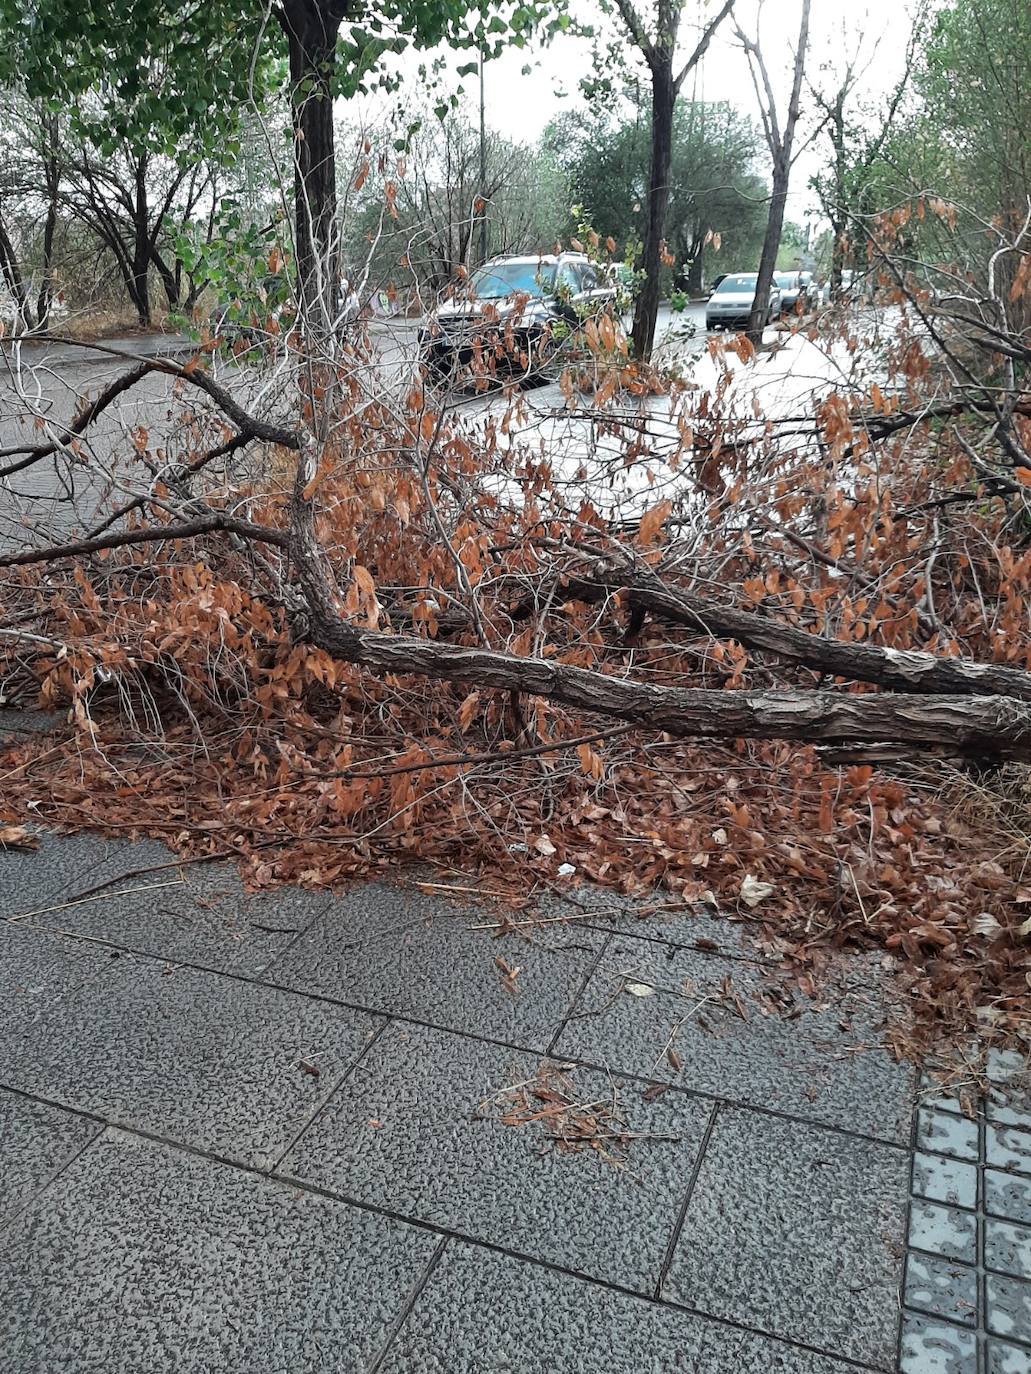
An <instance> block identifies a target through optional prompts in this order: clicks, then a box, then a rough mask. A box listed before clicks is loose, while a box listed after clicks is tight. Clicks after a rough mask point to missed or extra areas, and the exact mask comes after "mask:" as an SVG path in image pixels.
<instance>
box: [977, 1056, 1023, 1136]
mask: <svg viewBox="0 0 1031 1374" xmlns="http://www.w3.org/2000/svg"><path fill="white" fill-rule="evenodd" d="M987 1070H988V1078H989V1087H988V1097H987V1112H988V1117H989V1119H990V1120H992V1121H1000V1122H1003V1123H1004V1124H1006V1125H1010V1126H1022V1127H1023V1128H1024V1129H1025V1130H1031V1064H1029V1061H1028V1057H1027V1055H1025V1054H1021V1053H1020V1052H1019V1051H1017V1050H989V1051H988V1061H987Z"/></svg>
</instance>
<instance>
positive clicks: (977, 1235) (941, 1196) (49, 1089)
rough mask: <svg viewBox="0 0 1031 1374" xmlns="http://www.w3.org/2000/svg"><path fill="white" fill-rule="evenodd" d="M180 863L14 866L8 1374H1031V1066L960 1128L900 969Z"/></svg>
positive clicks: (92, 850)
mask: <svg viewBox="0 0 1031 1374" xmlns="http://www.w3.org/2000/svg"><path fill="white" fill-rule="evenodd" d="M2 725H3V721H2V718H0V728H2ZM170 859H171V856H170V855H169V854H168V852H167V850H165V849H164V848H162V847H161V846H160V845H157V844H155V843H153V842H149V841H148V842H144V843H141V844H127V843H121V842H116V841H105V840H98V839H94V838H90V837H83V836H73V837H66V838H61V837H56V836H44V838H43V842H42V845H41V847H40V849H39V850H38V851H34V852H24V851H17V852H16V851H10V852H4V851H2V850H0V916H2V917H3V918H6V919H5V920H4V921H3V922H2V924H0V971H2V972H0V987H2V989H3V997H2V1000H0V1151H2V1160H3V1165H2V1168H0V1288H2V1292H3V1302H2V1304H0V1371H2V1374H8V1371H10V1374H31V1372H32V1371H39V1372H40V1374H43V1371H46V1374H52V1372H53V1371H56V1370H62V1371H72V1372H73V1374H79V1371H86V1370H89V1371H105V1374H122V1372H123V1371H124V1372H125V1374H129V1371H132V1374H137V1372H139V1371H146V1372H147V1374H150V1371H161V1370H175V1371H177V1372H178V1371H196V1374H201V1372H202V1371H203V1374H213V1372H214V1371H239V1374H244V1372H245V1371H246V1374H259V1372H261V1374H264V1371H268V1374H272V1372H273V1371H275V1372H276V1374H280V1372H282V1374H302V1372H304V1371H326V1370H334V1371H355V1374H357V1371H382V1372H383V1374H385V1372H386V1371H391V1372H392V1374H445V1372H446V1374H466V1372H468V1374H472V1372H473V1371H477V1374H479V1371H502V1370H503V1371H509V1372H510V1374H556V1371H562V1372H563V1374H565V1372H566V1371H569V1372H570V1374H572V1371H576V1372H577V1374H579V1372H580V1371H583V1374H643V1372H644V1371H649V1372H650V1371H663V1372H665V1371H670V1374H673V1371H678V1372H679V1371H692V1372H694V1371H697V1374H770V1371H774V1372H775V1374H847V1371H854V1370H856V1369H857V1368H858V1369H866V1370H872V1371H894V1370H895V1369H896V1368H898V1367H901V1369H902V1370H904V1371H905V1374H1028V1372H1029V1371H1031V1282H1029V1280H1031V1111H1029V1107H1028V1103H1029V1100H1031V1094H1029V1093H1028V1091H1027V1085H1026V1078H1025V1077H1024V1076H1023V1074H1024V1066H1023V1065H1022V1064H1021V1063H1020V1062H1019V1060H1017V1059H1015V1058H1011V1057H1006V1056H997V1057H996V1059H995V1060H994V1061H993V1073H994V1075H995V1078H996V1080H997V1081H996V1085H995V1086H996V1088H997V1090H998V1091H997V1092H996V1093H995V1095H994V1096H993V1098H992V1100H991V1101H989V1103H987V1104H986V1107H985V1110H984V1112H983V1113H982V1114H981V1116H980V1117H979V1118H978V1120H977V1121H969V1120H968V1119H967V1118H966V1117H964V1116H963V1115H962V1114H961V1113H960V1112H959V1110H958V1104H956V1103H953V1102H950V1101H948V1100H941V1099H937V1100H935V1101H933V1102H932V1101H931V1099H932V1096H933V1094H934V1089H933V1086H932V1085H930V1084H929V1083H928V1082H927V1081H926V1080H925V1081H923V1083H922V1084H921V1082H920V1081H919V1079H918V1076H917V1075H916V1073H915V1072H914V1071H913V1070H912V1069H911V1068H910V1067H908V1066H905V1065H899V1064H897V1063H895V1062H894V1061H893V1059H892V1058H891V1057H890V1056H889V1055H888V1054H887V1053H886V1052H885V1051H884V1050H883V1049H882V1048H880V1038H881V1027H882V1025H883V1022H884V1016H885V1005H886V1004H887V1003H889V1002H890V982H889V981H888V974H887V973H886V972H885V971H884V970H883V969H882V968H881V966H880V964H879V963H877V962H874V961H871V960H869V959H865V960H853V961H851V962H850V963H846V964H844V965H843V966H842V968H841V970H840V971H839V972H838V973H837V974H836V975H835V977H834V978H833V979H832V980H831V982H830V984H829V985H828V987H827V988H826V990H824V992H823V994H822V995H821V996H820V997H819V998H818V999H816V1000H815V1001H809V1000H808V999H805V998H803V997H801V996H799V995H798V994H797V993H796V994H795V1003H794V1005H793V1006H792V1007H788V1006H785V1005H784V1003H783V1001H781V1003H780V1007H781V1010H783V1011H787V1012H788V1014H787V1015H781V1014H780V1013H779V1012H774V1010H773V1009H772V1006H771V1005H770V1004H769V1003H768V1001H767V1000H766V999H768V997H769V993H768V992H767V991H766V989H767V988H768V987H769V986H770V983H769V980H768V979H767V978H766V976H765V975H766V974H768V973H770V970H769V969H764V967H763V964H762V961H761V958H760V956H759V955H758V954H757V952H756V951H755V950H754V949H752V948H751V947H750V945H749V943H748V940H747V929H746V927H744V926H741V925H735V924H733V923H730V922H724V921H718V920H715V919H711V918H706V917H699V916H695V915H691V914H675V915H672V916H668V917H666V918H665V919H663V917H662V916H658V915H657V916H654V917H651V918H649V919H647V920H644V921H642V920H638V919H636V918H635V917H634V916H633V915H632V914H631V913H628V912H626V911H622V910H621V909H620V908H619V907H618V906H615V905H610V907H609V908H608V909H607V910H606V909H605V908H603V907H602V905H601V903H600V900H599V907H598V910H597V911H595V912H594V914H592V915H589V916H588V917H587V919H577V920H575V921H570V922H569V923H565V922H555V923H553V924H549V925H545V926H538V927H536V928H533V929H529V930H525V931H524V930H520V931H518V932H515V933H510V934H506V935H505V936H503V937H502V938H500V939H493V938H492V937H491V932H489V931H483V930H474V929H471V927H472V926H475V925H480V924H484V923H488V922H490V921H492V920H495V919H496V916H495V915H493V914H492V913H491V912H490V911H489V910H488V911H484V910H482V909H481V910H476V909H467V910H462V909H460V908H458V907H456V906H454V905H452V904H451V903H450V902H448V901H446V900H445V899H444V898H443V897H442V896H431V895H427V894H426V893H424V892H421V891H420V890H418V889H417V888H415V887H412V886H408V887H403V888H401V887H398V888H393V887H390V886H386V885H380V884H370V885H368V886H365V887H363V888H359V889H357V890H355V891H352V892H350V893H347V894H342V895H341V894H329V893H325V892H319V893H313V892H305V891H300V890H285V891H280V892H277V893H273V894H269V895H260V896H248V895H247V894H245V893H244V892H243V889H242V887H241V884H240V882H239V879H238V877H237V875H236V872H235V870H234V869H233V868H232V867H231V866H229V865H226V864H222V863H212V864H201V865H192V866H186V867H182V868H176V867H164V868H159V869H156V871H152V872H149V873H143V872H137V871H136V870H141V869H146V868H150V867H153V866H156V865H168V864H169V863H170ZM101 883H107V884H109V885H108V887H107V888H105V889H104V890H103V892H102V893H96V892H94V891H93V890H94V889H96V888H97V886H98V884H101ZM83 893H91V894H92V895H93V896H94V897H96V898H97V899H96V900H85V901H80V902H76V903H75V904H69V903H71V900H72V899H73V898H74V897H76V896H78V895H80V894H83ZM555 914H557V913H555ZM12 918H14V919H12ZM524 937H525V938H524ZM784 986H790V985H784ZM785 995H788V996H789V995H790V994H789V993H788V994H785ZM918 1098H922V1099H923V1101H922V1104H921V1105H920V1106H919V1110H918V1111H917V1112H916V1113H914V1106H915V1104H916V1103H917V1101H918ZM556 1134H558V1135H560V1136H562V1137H564V1138H563V1139H561V1140H559V1141H556V1140H555V1139H554V1138H553V1137H554V1135H556ZM585 1141H586V1142H587V1143H584V1142H585ZM591 1142H593V1143H591ZM914 1151H915V1155H914ZM914 1159H915V1168H914ZM911 1187H912V1191H913V1193H914V1197H913V1198H912V1200H911V1198H910V1192H911ZM907 1228H909V1240H910V1245H911V1250H910V1253H909V1256H908V1262H907V1253H906V1250H907ZM903 1300H904V1302H905V1305H906V1310H905V1312H903V1310H902V1306H901V1304H902V1302H903ZM900 1358H901V1361H902V1363H901V1366H899V1360H900Z"/></svg>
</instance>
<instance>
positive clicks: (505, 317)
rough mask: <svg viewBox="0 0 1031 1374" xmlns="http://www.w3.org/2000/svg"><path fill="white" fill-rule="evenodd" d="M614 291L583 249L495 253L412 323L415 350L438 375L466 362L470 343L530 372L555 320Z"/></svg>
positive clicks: (565, 320)
mask: <svg viewBox="0 0 1031 1374" xmlns="http://www.w3.org/2000/svg"><path fill="white" fill-rule="evenodd" d="M615 298H616V288H615V286H614V285H613V282H612V280H611V278H610V277H606V276H604V275H603V274H602V273H601V272H599V271H598V270H597V269H596V268H595V267H594V266H593V264H592V263H591V262H590V261H589V260H588V258H587V257H586V256H585V254H583V253H559V254H554V253H545V254H538V255H537V256H532V257H531V256H527V257H506V258H495V259H494V260H493V261H491V262H486V263H484V264H483V266H482V267H480V268H477V270H476V271H475V272H474V273H473V274H472V276H471V277H470V278H469V280H468V282H466V283H464V284H463V285H462V287H461V289H460V290H459V291H458V292H456V293H455V295H454V296H453V297H452V299H450V300H448V301H445V302H444V303H443V304H442V305H440V306H439V307H438V308H437V309H436V310H435V311H434V312H433V313H432V314H430V315H429V316H427V318H426V321H425V324H424V325H423V327H422V329H421V330H420V331H419V347H420V352H421V354H422V356H423V358H424V359H425V361H426V362H427V364H428V365H429V367H430V369H431V370H432V371H433V372H435V373H437V374H438V375H444V374H448V373H452V372H454V371H455V370H456V368H458V367H460V366H466V365H468V364H469V363H471V362H472V361H473V358H474V356H475V355H476V352H477V350H479V351H480V352H481V354H482V353H483V352H487V351H493V350H498V351H499V352H500V353H502V354H503V355H504V356H507V357H508V358H509V359H510V360H511V361H513V362H517V363H518V364H519V365H520V366H522V367H525V370H526V372H528V373H530V372H535V371H537V369H538V367H539V365H540V364H541V363H542V362H543V361H544V355H545V354H546V353H547V352H548V351H549V349H550V344H551V342H552V340H553V339H554V337H555V326H556V325H559V324H565V325H566V326H567V327H568V326H570V325H574V324H576V322H577V321H578V320H579V319H581V318H583V317H585V316H587V315H592V314H597V313H599V312H600V311H601V310H603V309H604V308H605V307H606V306H607V305H610V304H612V303H613V302H614V301H615ZM524 358H525V363H524V362H523V359H524Z"/></svg>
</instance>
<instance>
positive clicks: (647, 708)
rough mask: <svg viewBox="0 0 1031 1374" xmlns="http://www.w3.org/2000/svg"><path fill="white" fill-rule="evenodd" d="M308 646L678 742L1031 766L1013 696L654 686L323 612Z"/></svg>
mask: <svg viewBox="0 0 1031 1374" xmlns="http://www.w3.org/2000/svg"><path fill="white" fill-rule="evenodd" d="M307 637H308V638H309V639H310V641H311V642H312V643H314V644H316V645H318V647H319V648H321V649H324V650H325V651H326V652H327V653H329V654H332V655H333V656H334V657H335V658H339V659H342V660H344V661H346V662H348V663H355V664H358V665H359V666H362V667H365V668H368V669H370V670H371V671H372V672H375V673H377V674H380V675H383V674H387V675H394V674H404V673H412V674H415V675H416V676H422V677H427V678H433V679H438V680H440V679H443V680H445V681H451V682H461V683H463V684H465V685H468V686H471V687H489V688H496V689H498V690H501V691H515V692H526V693H528V694H529V695H531V696H539V697H544V698H546V699H547V700H548V701H553V702H556V703H557V704H559V705H561V706H567V707H570V708H572V709H573V710H577V711H590V712H594V713H596V714H599V715H603V716H609V717H614V718H615V719H617V720H627V721H631V722H633V723H634V724H638V725H641V726H643V727H645V728H646V729H649V730H662V731H665V732H666V733H667V734H670V735H675V736H676V737H678V738H681V739H684V738H698V739H717V738H718V739H785V740H798V741H800V742H802V743H806V744H815V743H823V744H831V745H835V746H846V747H847V746H854V745H870V744H878V745H880V744H884V743H893V744H901V745H905V746H906V747H907V748H908V749H910V750H914V751H921V750H928V749H929V750H932V751H939V752H942V753H945V754H948V755H965V756H968V757H975V758H983V759H999V758H1008V759H1028V758H1031V705H1028V704H1026V703H1024V702H1019V701H1015V700H1013V698H1011V697H998V696H985V697H956V696H903V695H897V694H895V693H869V694H865V695H860V694H855V693H846V692H817V691H807V690H804V689H803V690H799V691H767V692H720V691H702V690H698V689H693V688H678V687H653V686H649V685H647V684H644V683H639V682H634V681H630V680H628V679H626V678H622V677H615V676H609V675H607V674H605V673H600V672H591V671H589V670H588V669H585V668H574V667H570V666H569V665H567V664H561V663H556V662H555V661H554V660H553V659H536V658H519V657H516V656H515V655H512V654H505V653H499V652H494V651H491V650H489V649H465V648H460V647H457V646H455V645H450V644H440V643H435V642H434V641H432V640H427V639H422V638H417V637H415V636H412V635H389V634H382V633H379V632H377V631H373V630H360V629H357V628H356V627H355V626H353V625H350V624H347V623H345V622H344V621H342V620H341V619H340V618H339V617H338V616H335V615H334V616H332V617H326V616H325V615H322V614H320V613H319V611H318V610H315V613H314V614H313V615H312V617H311V619H310V622H309V626H308V629H307Z"/></svg>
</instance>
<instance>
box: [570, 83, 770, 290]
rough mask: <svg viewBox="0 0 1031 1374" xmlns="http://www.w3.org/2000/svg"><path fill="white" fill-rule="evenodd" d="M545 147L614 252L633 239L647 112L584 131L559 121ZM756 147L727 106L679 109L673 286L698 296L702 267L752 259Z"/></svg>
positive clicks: (762, 206) (641, 199)
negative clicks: (610, 239)
mask: <svg viewBox="0 0 1031 1374" xmlns="http://www.w3.org/2000/svg"><path fill="white" fill-rule="evenodd" d="M545 145H546V146H548V147H549V148H551V149H553V150H554V155H555V156H556V157H557V158H558V160H559V162H560V163H561V165H562V166H563V167H564V168H565V169H566V171H567V173H568V176H569V179H570V182H571V188H570V194H571V196H572V199H573V200H574V201H575V202H576V203H577V204H579V205H582V206H583V208H584V212H585V217H586V218H587V220H588V221H589V222H590V223H591V224H592V225H593V226H594V227H595V229H597V230H598V232H599V233H601V234H604V235H611V236H612V237H613V238H615V239H616V240H617V242H618V243H619V245H620V252H622V251H623V250H624V248H625V246H626V245H627V244H630V243H633V242H634V241H635V240H639V239H640V235H641V206H643V205H644V204H645V201H646V195H647V188H648V173H649V129H648V110H647V108H646V107H645V105H644V103H643V102H642V101H640V100H631V101H630V102H628V103H627V104H626V105H625V107H622V108H620V109H617V111H616V112H615V113H613V112H612V111H610V110H609V109H606V110H604V111H598V112H596V113H595V114H594V115H592V116H591V117H590V118H589V119H588V120H587V121H586V122H585V121H584V119H583V117H582V116H580V115H574V114H571V113H570V114H565V115H563V116H561V118H560V119H558V120H556V121H555V122H554V124H552V125H551V126H549V128H548V130H547V131H546V133H545ZM762 146H763V140H762V134H761V133H760V132H759V131H758V129H757V127H756V126H755V125H754V124H753V123H752V121H751V120H750V119H748V118H746V117H745V116H743V115H741V114H740V113H739V112H738V111H737V110H735V109H734V108H733V107H732V106H730V105H729V104H727V103H725V102H722V101H718V102H709V101H696V100H681V101H679V102H678V104H677V108H676V111H675V114H674V119H673V149H672V159H671V176H670V196H669V204H668V206H667V211H666V233H665V237H666V240H667V242H668V243H669V244H670V246H671V247H672V249H673V251H674V253H675V255H676V265H675V267H674V268H673V279H674V281H675V282H677V283H678V284H680V285H686V286H687V289H688V290H691V291H696V290H699V289H700V288H701V283H702V275H703V267H704V266H705V265H706V261H707V262H708V266H709V267H710V268H714V267H715V266H716V264H717V263H719V262H723V261H726V259H727V258H728V257H734V256H738V257H739V258H740V260H742V261H743V260H745V258H747V257H748V256H752V255H758V252H759V247H760V244H761V242H762V233H763V228H764V226H765V222H766V194H767V192H766V185H765V183H764V182H763V181H762V180H761V178H760V177H759V176H758V175H757V174H756V171H755V167H756V163H757V160H758V157H759V154H760V152H761V151H762ZM715 235H718V238H717V239H716V244H717V248H715V249H714V248H713V247H712V242H713V237H714V236H715ZM717 252H719V256H718V257H717V256H716V254H717Z"/></svg>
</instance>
